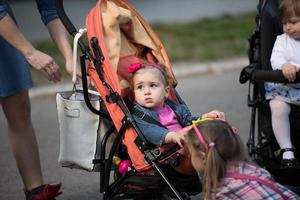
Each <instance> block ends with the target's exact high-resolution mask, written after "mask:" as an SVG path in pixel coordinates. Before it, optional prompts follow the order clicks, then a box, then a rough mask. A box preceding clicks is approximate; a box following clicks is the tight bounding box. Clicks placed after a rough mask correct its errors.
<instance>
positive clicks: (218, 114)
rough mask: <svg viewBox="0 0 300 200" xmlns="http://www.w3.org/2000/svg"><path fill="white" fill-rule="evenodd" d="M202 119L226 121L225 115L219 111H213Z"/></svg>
mask: <svg viewBox="0 0 300 200" xmlns="http://www.w3.org/2000/svg"><path fill="white" fill-rule="evenodd" d="M202 118H212V119H220V120H224V121H226V117H225V114H224V113H223V112H221V111H219V110H213V111H210V112H208V113H205V114H203V115H202Z"/></svg>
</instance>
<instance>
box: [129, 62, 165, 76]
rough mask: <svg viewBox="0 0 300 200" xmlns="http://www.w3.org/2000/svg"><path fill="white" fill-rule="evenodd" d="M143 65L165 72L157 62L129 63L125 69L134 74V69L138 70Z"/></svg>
mask: <svg viewBox="0 0 300 200" xmlns="http://www.w3.org/2000/svg"><path fill="white" fill-rule="evenodd" d="M143 67H153V68H156V69H158V70H159V71H161V72H162V73H163V74H165V72H164V71H163V69H162V67H161V66H160V65H159V64H152V63H132V64H131V65H129V67H128V69H127V71H128V73H130V74H134V73H135V72H136V71H138V70H139V69H141V68H143Z"/></svg>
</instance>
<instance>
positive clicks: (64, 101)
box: [56, 91, 102, 171]
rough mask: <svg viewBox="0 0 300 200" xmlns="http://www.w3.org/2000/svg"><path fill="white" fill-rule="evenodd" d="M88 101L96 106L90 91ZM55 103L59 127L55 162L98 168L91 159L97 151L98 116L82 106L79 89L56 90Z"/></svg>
mask: <svg viewBox="0 0 300 200" xmlns="http://www.w3.org/2000/svg"><path fill="white" fill-rule="evenodd" d="M90 102H91V104H92V105H93V106H94V108H96V109H97V110H99V109H100V97H99V96H97V95H92V94H90ZM56 104H57V114H58V122H59V130H60V151H59V158H58V162H59V163H60V164H61V166H63V167H69V168H77V169H84V170H87V171H98V169H99V167H97V166H96V164H94V163H93V161H94V160H95V159H99V158H100V153H101V152H100V142H101V139H102V138H101V135H100V122H101V118H100V116H99V115H96V114H95V113H92V112H91V111H90V110H89V108H88V107H87V106H86V103H85V101H84V98H83V93H82V91H68V92H59V93H57V94H56Z"/></svg>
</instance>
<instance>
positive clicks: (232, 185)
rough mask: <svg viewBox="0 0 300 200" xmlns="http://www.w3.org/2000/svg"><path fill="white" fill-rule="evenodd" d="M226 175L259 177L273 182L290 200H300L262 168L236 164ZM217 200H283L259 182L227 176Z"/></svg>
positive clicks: (219, 189)
mask: <svg viewBox="0 0 300 200" xmlns="http://www.w3.org/2000/svg"><path fill="white" fill-rule="evenodd" d="M226 173H240V174H245V175H248V176H255V177H259V178H260V179H263V180H266V181H268V182H273V183H274V184H275V186H276V187H277V188H278V189H279V190H280V191H281V192H282V193H283V194H284V195H285V196H286V199H289V200H296V199H298V200H300V197H299V196H297V195H296V194H295V193H293V192H292V191H290V190H289V189H288V188H286V187H284V186H282V185H280V184H279V183H276V182H274V180H273V178H272V177H271V175H270V173H269V172H268V171H266V170H265V169H262V168H260V167H257V166H254V165H251V164H247V163H235V164H232V165H230V166H229V167H228V168H227V171H226ZM216 199H219V200H221V199H222V200H240V199H244V200H252V199H253V200H260V199H264V200H282V199H283V198H282V197H281V196H280V194H278V193H276V192H275V191H274V190H273V189H271V188H269V187H268V186H265V185H263V184H261V183H259V182H257V181H252V180H245V179H236V178H231V177H228V176H226V175H225V177H224V178H223V181H222V183H221V186H220V187H218V188H217V194H216Z"/></svg>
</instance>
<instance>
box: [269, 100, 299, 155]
mask: <svg viewBox="0 0 300 200" xmlns="http://www.w3.org/2000/svg"><path fill="white" fill-rule="evenodd" d="M270 107H271V113H272V127H273V131H274V134H275V137H276V140H277V142H278V144H279V146H280V148H281V149H285V148H292V142H291V136H290V121H289V114H290V112H291V107H290V105H289V104H288V103H286V102H283V101H279V100H271V101H270ZM282 156H283V158H284V159H292V158H294V153H293V152H292V151H286V152H284V153H283V155H282Z"/></svg>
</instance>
